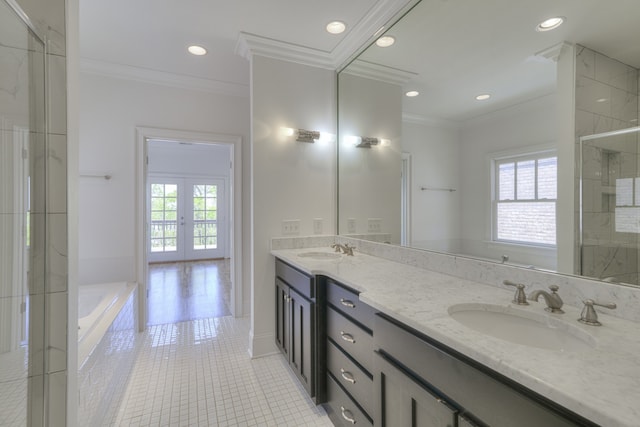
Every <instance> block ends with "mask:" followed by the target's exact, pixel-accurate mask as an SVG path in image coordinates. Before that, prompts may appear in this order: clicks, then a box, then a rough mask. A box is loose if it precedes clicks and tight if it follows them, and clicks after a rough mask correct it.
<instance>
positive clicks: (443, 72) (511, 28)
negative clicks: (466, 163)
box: [359, 0, 640, 124]
mask: <svg viewBox="0 0 640 427" xmlns="http://www.w3.org/2000/svg"><path fill="white" fill-rule="evenodd" d="M552 16H564V17H566V18H567V20H566V22H565V23H564V24H563V25H562V26H560V27H559V28H557V29H556V30H553V31H549V32H537V31H536V30H535V27H536V26H537V24H538V23H540V22H541V21H543V20H544V19H546V18H549V17H552ZM638 18H640V1H638V0H606V1H603V0H535V1H530V0H517V1H514V0H483V1H478V0H423V1H422V2H421V3H420V4H419V5H418V6H416V7H415V8H414V10H412V11H411V12H410V13H409V14H408V15H407V16H405V18H403V19H402V21H400V22H399V23H398V24H397V25H396V26H394V27H392V28H391V29H390V30H388V32H387V33H388V34H390V35H393V36H394V37H395V38H396V43H395V44H394V45H393V46H391V47H388V48H379V47H377V46H375V45H374V46H372V47H370V48H369V49H367V50H366V51H365V52H364V53H363V54H362V55H361V56H360V57H359V61H362V62H365V63H367V64H377V65H383V66H385V67H389V68H391V69H394V70H403V71H406V72H410V73H414V74H407V75H408V76H410V78H409V81H408V82H407V83H406V84H405V85H404V89H405V90H418V91H420V96H418V97H415V98H406V97H405V99H404V102H403V110H404V111H403V112H404V113H405V116H406V115H407V114H409V115H414V116H416V117H418V116H420V117H426V118H429V119H436V120H442V121H451V122H453V123H454V124H455V123H461V122H464V121H466V120H469V119H472V118H474V117H479V116H481V115H484V114H486V113H488V112H492V111H497V110H500V109H503V108H506V107H508V106H511V105H514V104H517V103H522V102H524V101H527V100H531V99H534V98H537V97H541V96H544V95H547V94H550V93H553V92H554V90H555V82H556V64H555V62H554V61H553V60H552V59H546V58H545V57H544V56H542V55H536V53H538V52H541V51H544V50H547V49H549V48H552V47H554V46H557V45H559V44H560V43H562V42H568V43H578V44H581V45H584V46H586V47H589V48H591V49H593V50H596V51H598V52H600V53H603V54H605V55H607V56H610V57H612V58H615V59H617V60H619V61H622V62H624V63H626V64H629V65H632V66H633V67H636V68H640V43H639V42H638V41H639V40H640V24H638ZM360 65H361V64H360ZM482 93H490V94H491V95H492V97H491V98H490V99H489V100H488V101H483V102H478V101H476V100H475V96H476V95H479V94H482Z"/></svg>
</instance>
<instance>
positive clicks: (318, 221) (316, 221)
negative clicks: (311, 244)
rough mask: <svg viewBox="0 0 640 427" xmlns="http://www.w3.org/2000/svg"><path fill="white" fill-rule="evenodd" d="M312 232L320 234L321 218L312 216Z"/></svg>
mask: <svg viewBox="0 0 640 427" xmlns="http://www.w3.org/2000/svg"><path fill="white" fill-rule="evenodd" d="M313 234H322V218H313Z"/></svg>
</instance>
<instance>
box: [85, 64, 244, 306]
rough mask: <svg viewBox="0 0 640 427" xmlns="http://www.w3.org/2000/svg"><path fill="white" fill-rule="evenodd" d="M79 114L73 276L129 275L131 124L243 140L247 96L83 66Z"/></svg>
mask: <svg viewBox="0 0 640 427" xmlns="http://www.w3.org/2000/svg"><path fill="white" fill-rule="evenodd" d="M79 121H80V148H79V152H80V154H79V156H80V160H79V163H80V166H79V169H80V173H86V172H90V173H106V172H109V173H111V174H112V175H113V178H112V179H111V180H109V181H105V180H100V179H95V178H94V179H92V178H81V179H80V183H79V217H80V219H79V258H80V259H79V264H80V265H79V282H80V284H86V283H99V282H110V281H120V280H135V253H134V251H135V233H134V227H135V220H136V218H135V199H134V197H135V186H136V184H135V150H136V133H135V128H136V126H145V127H154V128H163V129H175V130H186V131H197V132H210V133H218V134H230V135H240V136H241V137H242V139H243V140H244V141H248V136H249V127H250V125H249V99H248V98H242V97H232V96H226V95H217V94H212V93H207V92H196V91H192V90H183V89H177V88H170V87H164V86H159V85H153V84H146V83H141V82H134V81H128V80H122V79H116V78H108V77H102V76H96V75H92V74H86V73H82V74H81V76H80V117H79ZM245 170H246V169H245ZM244 286H245V290H244V295H245V298H248V296H249V284H248V281H246V280H245V284H244Z"/></svg>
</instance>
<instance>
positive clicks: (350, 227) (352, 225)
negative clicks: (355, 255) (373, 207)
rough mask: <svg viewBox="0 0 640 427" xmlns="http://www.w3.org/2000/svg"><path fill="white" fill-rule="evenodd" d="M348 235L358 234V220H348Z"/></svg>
mask: <svg viewBox="0 0 640 427" xmlns="http://www.w3.org/2000/svg"><path fill="white" fill-rule="evenodd" d="M347 233H349V234H355V233H356V219H355V218H348V219H347Z"/></svg>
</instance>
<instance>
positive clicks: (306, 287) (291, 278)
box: [275, 260, 318, 398]
mask: <svg viewBox="0 0 640 427" xmlns="http://www.w3.org/2000/svg"><path fill="white" fill-rule="evenodd" d="M275 289H276V345H277V346H278V348H279V349H280V351H281V352H282V353H283V354H284V355H285V357H286V358H287V360H288V361H289V365H290V366H291V368H292V370H293V372H294V373H295V374H296V376H297V377H298V379H299V380H300V383H302V385H303V386H304V388H305V390H306V391H307V393H309V395H310V396H311V397H312V398H315V397H316V392H317V384H316V383H317V381H316V375H317V363H316V361H317V352H318V350H317V337H318V330H317V322H318V318H317V307H316V295H317V293H316V282H315V279H314V278H313V277H310V276H307V275H306V274H304V273H302V272H300V271H299V270H297V269H295V268H294V267H292V266H290V265H288V264H286V263H284V262H282V261H280V260H276V286H275Z"/></svg>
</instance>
